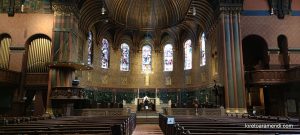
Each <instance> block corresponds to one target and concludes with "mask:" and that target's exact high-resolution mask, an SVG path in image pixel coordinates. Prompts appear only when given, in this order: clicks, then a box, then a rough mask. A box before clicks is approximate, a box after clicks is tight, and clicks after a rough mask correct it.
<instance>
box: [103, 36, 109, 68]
mask: <svg viewBox="0 0 300 135" xmlns="http://www.w3.org/2000/svg"><path fill="white" fill-rule="evenodd" d="M101 50H102V52H101V56H102V57H101V67H102V68H105V69H107V68H108V67H109V43H108V41H107V39H105V38H104V39H103V40H102V48H101Z"/></svg>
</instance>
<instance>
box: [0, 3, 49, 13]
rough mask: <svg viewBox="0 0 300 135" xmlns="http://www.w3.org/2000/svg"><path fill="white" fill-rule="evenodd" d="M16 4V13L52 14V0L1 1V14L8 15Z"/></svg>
mask: <svg viewBox="0 0 300 135" xmlns="http://www.w3.org/2000/svg"><path fill="white" fill-rule="evenodd" d="M13 2H15V3H14V12H15V13H21V12H23V13H51V12H52V11H51V3H50V0H15V1H12V0H0V13H6V12H7V11H8V8H9V7H10V5H11V4H13Z"/></svg>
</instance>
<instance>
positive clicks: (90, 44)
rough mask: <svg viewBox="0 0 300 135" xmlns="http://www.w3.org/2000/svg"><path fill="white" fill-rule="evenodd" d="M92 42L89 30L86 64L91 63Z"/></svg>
mask: <svg viewBox="0 0 300 135" xmlns="http://www.w3.org/2000/svg"><path fill="white" fill-rule="evenodd" d="M92 44H93V37H92V32H89V35H88V61H87V64H88V65H91V64H92V50H93V49H92Z"/></svg>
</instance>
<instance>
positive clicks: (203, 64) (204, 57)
mask: <svg viewBox="0 0 300 135" xmlns="http://www.w3.org/2000/svg"><path fill="white" fill-rule="evenodd" d="M205 40H206V39H205V34H204V33H202V36H201V48H200V55H201V57H200V58H201V61H200V66H205V65H206V54H205Z"/></svg>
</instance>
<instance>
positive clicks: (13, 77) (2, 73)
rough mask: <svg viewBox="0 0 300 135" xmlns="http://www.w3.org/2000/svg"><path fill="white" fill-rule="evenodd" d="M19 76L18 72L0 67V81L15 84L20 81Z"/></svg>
mask: <svg viewBox="0 0 300 135" xmlns="http://www.w3.org/2000/svg"><path fill="white" fill-rule="evenodd" d="M20 76H21V74H20V73H19V72H15V71H9V70H2V69H0V83H3V84H10V85H17V84H19V82H20Z"/></svg>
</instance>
